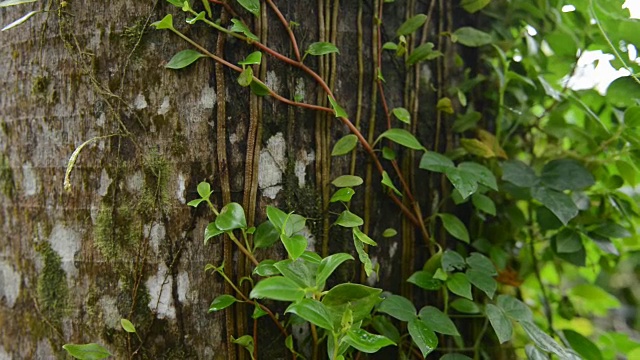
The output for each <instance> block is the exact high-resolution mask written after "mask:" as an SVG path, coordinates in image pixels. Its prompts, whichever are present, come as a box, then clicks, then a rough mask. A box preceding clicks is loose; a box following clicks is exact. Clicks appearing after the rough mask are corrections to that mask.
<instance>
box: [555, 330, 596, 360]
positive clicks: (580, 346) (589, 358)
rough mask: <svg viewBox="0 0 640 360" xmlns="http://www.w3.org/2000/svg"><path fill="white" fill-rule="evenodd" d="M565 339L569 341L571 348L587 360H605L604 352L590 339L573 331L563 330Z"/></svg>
mask: <svg viewBox="0 0 640 360" xmlns="http://www.w3.org/2000/svg"><path fill="white" fill-rule="evenodd" d="M562 333H563V334H564V338H565V339H567V342H568V343H569V345H571V348H572V349H573V350H575V351H576V352H577V353H578V354H580V356H582V358H583V359H585V360H603V359H604V357H603V356H602V352H601V351H600V349H599V348H598V346H596V344H594V343H593V342H592V341H591V340H589V339H588V338H586V337H584V336H582V334H580V333H578V332H576V331H573V330H571V329H565V330H562Z"/></svg>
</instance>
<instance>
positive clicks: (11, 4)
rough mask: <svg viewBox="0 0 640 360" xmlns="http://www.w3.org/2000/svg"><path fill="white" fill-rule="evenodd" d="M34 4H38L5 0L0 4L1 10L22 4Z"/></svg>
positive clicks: (21, 0) (31, 0)
mask: <svg viewBox="0 0 640 360" xmlns="http://www.w3.org/2000/svg"><path fill="white" fill-rule="evenodd" d="M32 2H36V0H4V1H3V2H0V8H3V7H8V6H14V5H20V4H28V3H32Z"/></svg>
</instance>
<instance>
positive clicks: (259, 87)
mask: <svg viewBox="0 0 640 360" xmlns="http://www.w3.org/2000/svg"><path fill="white" fill-rule="evenodd" d="M249 88H250V89H251V92H252V93H254V94H255V95H257V96H267V95H269V94H270V90H269V88H268V87H267V85H265V84H264V83H263V82H261V81H258V80H253V81H252V82H251V84H250V85H249Z"/></svg>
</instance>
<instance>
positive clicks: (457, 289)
mask: <svg viewBox="0 0 640 360" xmlns="http://www.w3.org/2000/svg"><path fill="white" fill-rule="evenodd" d="M446 284H447V288H448V289H449V291H451V292H452V293H454V294H456V295H459V296H462V297H463V298H466V299H469V300H473V296H472V295H471V283H469V280H468V279H467V277H466V276H465V274H463V273H454V274H451V276H449V278H448V279H447V281H446Z"/></svg>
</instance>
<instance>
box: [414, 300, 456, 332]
mask: <svg viewBox="0 0 640 360" xmlns="http://www.w3.org/2000/svg"><path fill="white" fill-rule="evenodd" d="M419 316H420V319H421V320H422V322H424V323H425V324H426V325H427V326H428V327H429V329H431V330H433V331H435V332H437V333H440V334H445V335H452V336H460V333H459V332H458V329H457V328H456V326H455V324H454V323H453V321H451V318H449V316H447V314H445V313H443V312H442V311H441V310H440V309H438V308H436V307H433V306H425V307H423V308H422V309H420V313H419Z"/></svg>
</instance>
